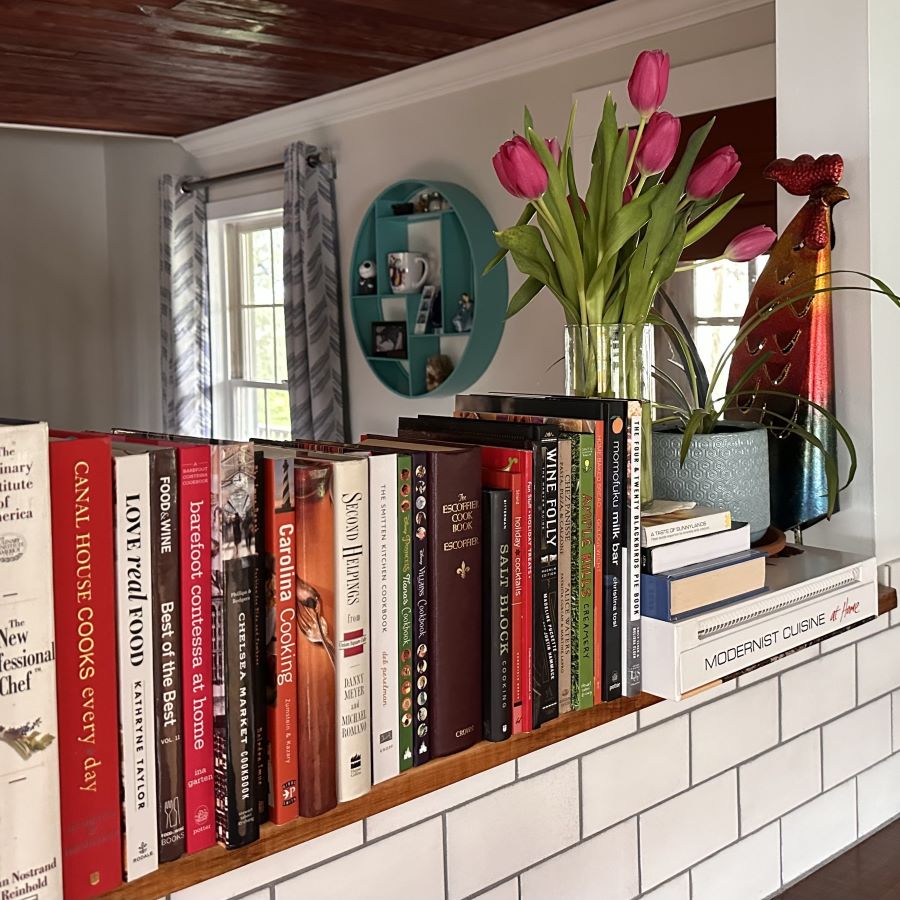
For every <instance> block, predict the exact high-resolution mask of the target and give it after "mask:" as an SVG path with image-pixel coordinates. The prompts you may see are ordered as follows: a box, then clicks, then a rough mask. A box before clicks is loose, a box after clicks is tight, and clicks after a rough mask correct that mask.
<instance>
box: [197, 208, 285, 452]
mask: <svg viewBox="0 0 900 900" xmlns="http://www.w3.org/2000/svg"><path fill="white" fill-rule="evenodd" d="M282 203H283V195H282V194H281V192H280V191H269V192H266V193H264V194H257V195H254V196H252V197H241V198H236V199H233V200H221V201H216V202H212V203H210V204H209V205H208V207H207V243H208V254H209V294H210V350H211V357H212V395H213V430H214V435H215V437H218V438H224V439H229V440H238V439H246V437H247V435H243V434H238V433H237V425H236V422H235V400H234V390H235V388H239V387H244V388H262V389H265V388H269V389H272V388H282V387H286V382H285V383H280V384H279V383H275V382H268V381H255V380H252V379H245V378H243V377H238V378H232V377H231V373H232V372H238V373H240V372H241V369H242V368H243V347H242V345H241V343H240V342H239V340H237V335H239V334H240V332H241V329H242V327H243V324H242V323H241V322H240V321H239V318H240V311H239V310H238V309H237V308H236V305H235V304H233V303H232V298H231V297H230V296H229V285H231V284H234V283H235V282H236V281H237V278H238V274H237V266H238V258H237V257H238V252H239V239H240V235H241V232H243V231H249V230H253V229H255V228H260V227H272V226H274V225H276V224H281V221H282Z"/></svg>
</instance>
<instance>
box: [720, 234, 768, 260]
mask: <svg viewBox="0 0 900 900" xmlns="http://www.w3.org/2000/svg"><path fill="white" fill-rule="evenodd" d="M776 237H777V235H776V234H775V232H774V231H772V229H771V228H769V227H768V226H767V225H755V226H754V227H753V228H748V229H747V230H746V231H742V232H741V233H740V234H738V235H735V237H733V238H732V239H731V240H730V241H729V243H728V246H727V247H726V248H725V252H724V253H723V254H722V255H723V256H724V257H725V258H726V259H730V260H731V261H732V262H749V261H750V260H751V259H756V257H757V256H759V255H760V253H765V252H766V250H768V249H769V247H771V246H772V244H774V243H775V238H776Z"/></svg>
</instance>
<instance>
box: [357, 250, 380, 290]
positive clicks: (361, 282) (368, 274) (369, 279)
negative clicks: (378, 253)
mask: <svg viewBox="0 0 900 900" xmlns="http://www.w3.org/2000/svg"><path fill="white" fill-rule="evenodd" d="M358 272H359V279H358V280H357V282H356V293H357V295H358V296H360V297H364V296H366V295H368V294H374V293H375V291H376V287H375V263H373V262H372V260H371V259H364V260H363V261H362V262H361V263H360V264H359V269H358Z"/></svg>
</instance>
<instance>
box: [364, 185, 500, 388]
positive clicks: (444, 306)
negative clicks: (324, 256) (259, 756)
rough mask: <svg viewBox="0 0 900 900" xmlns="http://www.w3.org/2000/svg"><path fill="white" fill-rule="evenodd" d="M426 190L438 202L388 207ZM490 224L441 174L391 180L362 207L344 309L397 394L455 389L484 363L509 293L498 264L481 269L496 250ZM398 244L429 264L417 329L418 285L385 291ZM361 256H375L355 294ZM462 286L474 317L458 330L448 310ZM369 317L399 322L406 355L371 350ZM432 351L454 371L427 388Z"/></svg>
mask: <svg viewBox="0 0 900 900" xmlns="http://www.w3.org/2000/svg"><path fill="white" fill-rule="evenodd" d="M433 192H437V193H439V194H440V195H441V196H442V197H443V199H444V208H442V209H440V210H432V211H430V212H420V213H415V212H413V213H408V214H401V215H395V214H394V211H393V206H394V205H396V204H404V203H410V202H413V203H414V202H415V200H416V198H417V197H418V196H419V195H420V194H422V193H433ZM495 230H496V226H495V225H494V221H493V219H492V218H491V216H490V213H488V211H487V210H486V209H485V208H484V206H483V205H482V203H481V201H480V200H479V199H478V198H477V197H476V196H475V195H474V194H473V193H471V191H468V190H466V189H465V188H463V187H460V186H459V185H458V184H451V183H450V182H446V181H418V180H408V181H398V182H397V183H396V184H392V185H391V186H390V187H388V188H386V189H385V190H384V191H382V192H381V193H380V194H379V195H378V196H377V197H376V198H375V200H374V201H373V203H372V205H371V206H370V207H369V209H368V210H367V211H366V214H365V216H364V217H363V220H362V223H361V224H360V227H359V231H358V232H357V235H356V242H355V244H354V246H353V259H352V261H351V267H350V278H349V281H348V284H349V290H350V311H351V315H352V318H353V327H354V330H355V331H356V337H357V340H358V341H359V345H360V347H361V348H362V352H363V356H365V358H366V362H367V363H368V364H369V368H370V369H371V370H372V372H373V373H374V374H375V376H376V377H377V378H378V379H379V380H380V381H381V382H382V383H383V384H384V385H385V386H386V387H388V388H389V389H390V390H392V391H393V392H394V393H395V394H399V395H400V396H401V397H436V396H447V395H449V394H456V393H459V392H460V391H464V390H465V389H466V388H468V387H469V386H470V385H472V384H473V383H474V382H475V381H477V380H478V378H479V377H480V376H481V375H482V374H483V373H484V371H485V369H487V367H488V365H489V364H490V362H491V360H492V359H493V357H494V354H495V353H496V351H497V346H498V345H499V343H500V338H501V336H502V334H503V323H504V320H505V316H506V304H507V301H508V299H509V285H508V282H507V277H506V266H505V265H499V266H496V267H495V268H494V269H493V270H492V271H491V272H489V273H488V274H487V275H483V274H482V272H483V271H484V267H485V266H486V265H487V264H488V262H489V261H490V259H491V257H492V256H493V255H494V254H495V253H496V252H497V244H496V242H495V240H494V231H495ZM398 251H411V252H418V253H424V254H425V255H427V256H428V258H429V261H430V263H431V267H432V268H433V269H435V270H436V271H431V272H429V277H428V279H427V283H429V284H431V285H433V286H434V287H435V288H436V289H438V290H439V291H440V297H439V302H438V303H436V304H435V305H436V307H437V310H436V311H434V312H433V314H432V317H431V320H430V322H429V324H428V326H427V330H426V331H424V332H423V333H419V334H417V333H416V318H417V315H418V313H419V305H420V302H421V299H422V294H421V291H420V292H417V293H414V294H394V293H393V292H392V291H391V283H390V275H389V272H388V262H387V259H388V254H389V253H395V252H398ZM365 260H372V262H374V263H375V269H376V285H375V293H373V294H360V293H359V291H360V288H359V266H360V263H362V262H363V261H365ZM463 293H466V294H468V295H469V296H470V297H472V299H473V300H474V316H473V318H472V324H471V328H470V330H469V331H464V332H458V331H456V330H455V329H454V326H453V317H454V316H455V315H456V313H457V309H458V303H459V297H460V295H461V294H463ZM375 322H404V323H405V325H406V358H403V359H399V358H392V357H386V356H380V355H378V354H376V352H375V348H374V347H373V345H372V325H373V323H375ZM435 323H437V324H435ZM420 331H421V326H420ZM439 353H443V354H446V355H447V356H449V357H450V359H451V360H452V362H453V371H452V372H451V373H450V374H449V375H448V376H447V378H446V379H445V380H444V381H443V382H442V383H441V384H439V385H438V386H437V387H436V388H435V389H434V390H431V391H429V390H427V389H426V386H425V385H426V381H425V370H426V366H427V363H428V359H429V357H431V356H434V355H436V354H439Z"/></svg>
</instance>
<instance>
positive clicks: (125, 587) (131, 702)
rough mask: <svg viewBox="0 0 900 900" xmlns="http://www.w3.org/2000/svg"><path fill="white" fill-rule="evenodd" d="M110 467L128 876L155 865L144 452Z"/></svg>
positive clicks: (147, 498) (151, 653)
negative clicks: (113, 492)
mask: <svg viewBox="0 0 900 900" xmlns="http://www.w3.org/2000/svg"><path fill="white" fill-rule="evenodd" d="M115 472H116V607H117V621H118V626H119V644H118V646H119V725H120V728H121V733H122V782H123V785H122V786H123V791H122V796H123V804H122V809H123V815H124V820H125V821H124V826H125V847H124V861H125V862H124V867H125V880H126V881H134V880H135V879H136V878H140V877H141V876H143V875H148V874H150V872H155V871H156V869H157V868H158V864H159V852H158V841H157V822H156V816H157V812H156V764H155V760H154V751H155V748H156V722H155V718H156V717H155V715H154V689H153V668H154V660H153V657H154V646H153V631H152V620H153V613H152V606H151V597H152V596H153V579H152V576H151V565H152V563H151V551H150V506H151V504H150V467H149V457H148V456H147V454H140V455H137V456H121V457H117V458H116V461H115Z"/></svg>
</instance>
